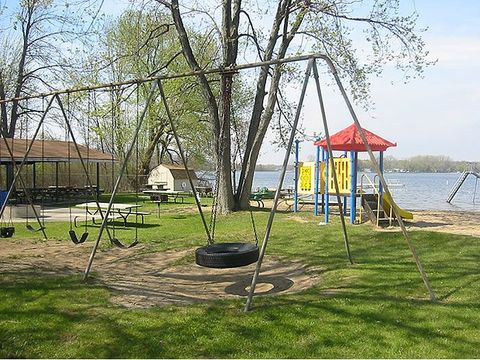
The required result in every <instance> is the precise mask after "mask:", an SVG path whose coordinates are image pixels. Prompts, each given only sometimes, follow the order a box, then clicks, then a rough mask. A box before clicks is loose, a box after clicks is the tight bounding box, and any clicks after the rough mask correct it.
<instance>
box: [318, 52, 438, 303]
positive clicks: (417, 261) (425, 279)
mask: <svg viewBox="0 0 480 360" xmlns="http://www.w3.org/2000/svg"><path fill="white" fill-rule="evenodd" d="M324 60H325V61H326V62H327V64H328V65H329V67H330V69H331V71H332V74H333V76H334V78H335V82H336V83H337V86H338V89H339V90H340V92H341V93H342V96H343V99H344V101H345V104H346V105H347V108H348V110H349V112H350V115H351V116H352V119H353V121H354V122H355V125H356V126H357V129H358V132H359V135H360V137H361V138H362V141H363V143H364V144H365V147H366V149H367V152H368V155H369V156H370V160H371V162H372V165H373V167H374V169H375V171H376V173H377V175H378V178H379V179H380V182H381V183H382V186H383V189H384V191H385V192H386V193H388V194H390V191H389V189H388V185H387V182H386V181H385V178H384V177H383V174H382V172H381V171H380V168H379V166H378V163H377V160H376V159H375V156H374V155H373V152H372V149H371V147H370V145H369V144H368V140H367V137H366V135H365V132H364V131H363V128H362V126H361V125H360V122H359V121H358V118H357V114H356V113H355V110H354V109H353V106H352V104H351V103H350V100H349V98H348V96H347V92H346V91H345V89H344V88H343V84H342V82H341V80H340V77H339V76H338V74H337V71H336V69H335V65H334V64H333V62H332V60H330V59H329V58H328V57H325V58H324ZM391 199H392V204H391V207H392V208H393V212H394V214H395V217H396V219H397V221H398V224H399V225H400V228H401V229H402V233H403V236H404V237H405V240H406V241H407V244H408V247H409V249H410V251H411V253H412V256H413V258H414V260H415V264H416V265H417V269H418V271H419V273H420V276H421V278H422V280H423V283H424V284H425V287H426V288H427V291H428V293H429V295H430V300H432V301H436V300H437V297H436V295H435V292H434V291H433V288H432V286H431V284H430V281H429V280H428V275H427V273H426V272H425V270H424V269H423V265H422V263H421V261H420V257H419V256H418V254H417V250H416V248H415V246H414V245H413V242H412V240H411V239H410V236H409V234H408V232H407V229H406V228H405V224H404V223H403V220H402V217H401V216H400V213H399V211H398V208H397V206H396V204H395V202H394V200H393V197H391Z"/></svg>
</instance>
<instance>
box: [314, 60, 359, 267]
mask: <svg viewBox="0 0 480 360" xmlns="http://www.w3.org/2000/svg"><path fill="white" fill-rule="evenodd" d="M313 78H314V79H315V85H316V87H317V95H318V101H319V103H320V110H321V112H322V121H323V128H324V130H325V136H326V140H327V147H328V155H329V157H330V164H331V165H332V175H333V183H334V185H335V193H336V195H337V204H338V208H339V210H340V221H341V222H342V230H343V242H344V244H345V250H346V251H347V256H348V261H350V264H353V259H352V253H351V251H350V244H349V242H348V233H347V226H346V224H345V215H344V214H343V209H342V199H341V197H340V190H339V189H338V177H337V170H336V169H335V161H334V158H333V151H332V144H331V142H330V133H329V131H328V124H327V115H326V113H325V106H324V104H323V97H322V91H321V88H320V80H319V78H318V69H317V64H316V63H315V62H314V63H313ZM327 167H328V163H327Z"/></svg>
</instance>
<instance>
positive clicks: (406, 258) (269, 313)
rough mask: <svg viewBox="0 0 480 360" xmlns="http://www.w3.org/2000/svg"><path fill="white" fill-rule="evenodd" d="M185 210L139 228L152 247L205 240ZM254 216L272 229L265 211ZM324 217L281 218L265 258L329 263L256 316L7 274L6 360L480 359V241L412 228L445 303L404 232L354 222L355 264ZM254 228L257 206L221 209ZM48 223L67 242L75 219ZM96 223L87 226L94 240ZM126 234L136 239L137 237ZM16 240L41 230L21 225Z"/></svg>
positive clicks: (168, 208) (257, 307)
mask: <svg viewBox="0 0 480 360" xmlns="http://www.w3.org/2000/svg"><path fill="white" fill-rule="evenodd" d="M127 200H129V198H127V197H126V198H123V199H122V200H121V201H127ZM130 200H131V199H130ZM118 201H120V200H118ZM149 206H150V209H151V210H152V211H154V210H155V209H156V208H155V206H154V205H149ZM149 206H144V208H148V207H149ZM187 206H189V207H190V208H191V207H192V205H187ZM187 206H184V205H174V204H168V205H162V213H161V216H160V219H158V218H157V217H156V216H153V215H152V216H149V217H148V218H147V223H148V224H149V225H148V226H144V227H141V228H139V231H138V233H139V238H140V239H141V241H142V242H143V243H144V244H146V245H147V247H146V249H147V251H163V250H166V249H175V248H191V247H193V246H196V245H201V244H202V243H203V242H204V241H205V235H204V234H203V232H202V231H201V230H202V228H201V223H200V219H199V216H198V215H197V214H195V213H194V212H191V211H190V210H186V207H187ZM209 209H210V208H209V207H208V208H206V212H207V213H208V215H209ZM254 215H255V219H256V222H257V226H258V228H259V233H260V235H263V229H264V227H265V223H266V219H267V216H268V213H267V212H266V211H258V212H255V214H254ZM299 220H300V221H299ZM319 220H320V219H319V218H314V217H313V216H312V215H311V214H307V213H301V214H299V215H292V214H282V213H280V214H278V215H277V218H276V222H275V224H274V227H273V230H272V236H271V242H270V244H269V247H268V250H267V254H275V255H282V256H285V257H288V258H292V259H299V260H302V261H303V262H304V263H305V264H307V265H309V266H311V267H315V268H319V269H322V270H319V271H320V272H321V277H322V281H321V282H320V284H319V285H317V286H316V287H314V288H311V289H309V290H307V291H304V292H302V293H299V294H294V295H292V294H291V295H276V296H271V297H258V298H255V301H254V309H253V311H251V312H249V313H243V305H244V301H243V300H229V301H216V302H211V303H206V304H200V305H191V306H169V307H158V308H150V309H137V310H132V309H126V308H123V307H120V306H116V305H113V304H112V303H111V302H109V296H110V293H109V290H108V289H106V288H104V287H102V286H100V285H99V284H98V283H96V282H95V281H94V282H92V283H89V284H85V283H83V282H82V280H81V274H79V275H78V276H41V277H40V276H35V274H30V275H28V274H24V273H22V274H19V273H15V272H8V273H3V274H0V289H1V291H0V357H2V358H3V357H29V358H32V357H76V358H85V357H107V358H118V357H128V358H129V357H142V358H149V357H163V358H175V357H182V358H197V357H206V358H214V357H223V358H230V357H240V358H250V357H255V358H278V357H281V358H285V357H287V358H308V357H316V358H319V357H328V358H335V357H342V358H350V357H356V358H371V357H375V358H385V357H387V358H446V357H447V358H479V357H480V306H479V305H480V297H479V294H480V283H479V279H480V272H479V269H480V266H479V265H480V255H479V254H480V252H479V250H480V244H479V241H480V239H479V238H474V237H468V236H460V235H450V234H440V233H430V232H413V233H412V239H413V241H414V242H415V244H416V246H417V249H418V253H419V255H420V257H421V259H422V261H423V264H424V266H425V269H426V270H427V272H428V274H429V277H430V280H431V282H432V285H433V287H434V289H435V291H436V293H437V295H438V297H439V299H440V302H439V303H431V302H430V301H428V295H427V292H426V290H425V288H424V286H423V283H422V281H421V279H420V276H419V274H418V272H417V270H416V267H415V264H414V262H413V259H412V256H411V254H410V253H409V250H408V248H407V245H406V243H405V240H404V239H403V237H402V235H401V234H400V233H393V232H388V233H385V232H376V231H374V230H373V229H372V227H370V226H369V225H360V226H349V227H348V232H349V235H350V239H351V248H352V253H353V257H354V260H355V265H353V266H352V265H349V264H348V262H347V258H346V255H345V251H344V247H343V240H342V233H341V228H340V226H339V224H338V221H336V222H335V220H334V223H333V224H330V225H327V226H319V225H318V221H319ZM249 224H250V215H249V213H248V212H244V213H235V214H232V215H228V216H222V217H220V218H219V219H218V225H217V230H216V232H217V235H218V236H217V240H218V241H219V242H221V241H230V240H244V239H251V238H252V230H251V228H250V225H249ZM47 225H48V228H47V230H48V234H49V236H50V237H51V238H53V239H56V240H62V241H67V240H66V232H67V231H68V223H47ZM159 229H161V231H159ZM97 230H98V227H93V226H90V227H89V231H90V232H91V237H90V241H92V240H93V239H94V233H95V232H96V231H97ZM117 231H118V237H119V238H121V239H122V240H125V241H127V242H128V241H130V239H132V238H133V234H134V233H135V231H134V230H133V228H132V227H130V228H127V229H121V227H119V228H117ZM15 236H16V238H23V237H32V234H31V233H27V232H26V231H25V230H23V227H22V226H17V233H16V235H15ZM35 236H40V235H39V234H36V235H35ZM0 241H2V240H1V239H0ZM72 246H74V245H72ZM103 246H107V245H103ZM225 271H227V272H228V270H225Z"/></svg>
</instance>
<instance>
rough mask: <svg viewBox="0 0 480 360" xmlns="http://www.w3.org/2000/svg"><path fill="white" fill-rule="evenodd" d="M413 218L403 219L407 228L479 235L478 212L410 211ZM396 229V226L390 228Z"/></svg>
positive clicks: (479, 222) (479, 213)
mask: <svg viewBox="0 0 480 360" xmlns="http://www.w3.org/2000/svg"><path fill="white" fill-rule="evenodd" d="M412 213H413V220H407V221H405V225H406V227H407V229H408V230H412V231H416V230H424V231H437V232H444V233H450V234H459V235H470V236H476V237H480V212H469V211H432V210H428V211H412ZM391 229H393V230H398V229H399V228H398V226H395V227H393V228H391Z"/></svg>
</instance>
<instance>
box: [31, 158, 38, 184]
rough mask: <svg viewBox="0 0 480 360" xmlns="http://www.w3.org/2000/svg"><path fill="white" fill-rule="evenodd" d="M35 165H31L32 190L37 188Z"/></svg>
mask: <svg viewBox="0 0 480 360" xmlns="http://www.w3.org/2000/svg"><path fill="white" fill-rule="evenodd" d="M35 165H36V163H33V165H32V167H33V168H32V187H33V188H34V189H36V188H37V167H36V166H35Z"/></svg>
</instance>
